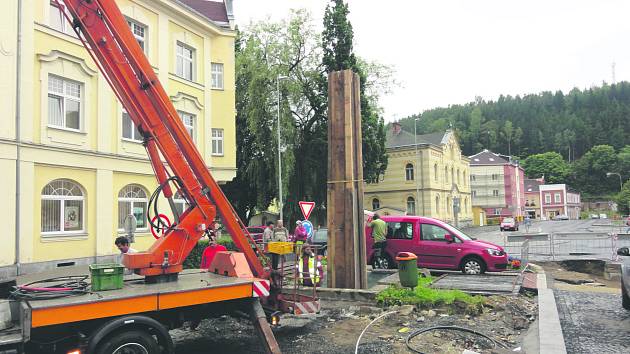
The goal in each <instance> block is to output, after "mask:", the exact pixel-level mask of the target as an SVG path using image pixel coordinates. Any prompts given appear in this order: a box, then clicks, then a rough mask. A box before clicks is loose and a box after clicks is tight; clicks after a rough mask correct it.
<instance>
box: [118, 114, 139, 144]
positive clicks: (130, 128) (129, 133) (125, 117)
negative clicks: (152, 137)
mask: <svg viewBox="0 0 630 354" xmlns="http://www.w3.org/2000/svg"><path fill="white" fill-rule="evenodd" d="M122 131H123V138H125V139H129V140H134V141H143V140H144V138H143V137H142V134H140V130H138V127H136V125H135V124H134V122H133V121H132V120H131V117H130V116H129V113H127V111H126V110H125V109H124V108H123V112H122Z"/></svg>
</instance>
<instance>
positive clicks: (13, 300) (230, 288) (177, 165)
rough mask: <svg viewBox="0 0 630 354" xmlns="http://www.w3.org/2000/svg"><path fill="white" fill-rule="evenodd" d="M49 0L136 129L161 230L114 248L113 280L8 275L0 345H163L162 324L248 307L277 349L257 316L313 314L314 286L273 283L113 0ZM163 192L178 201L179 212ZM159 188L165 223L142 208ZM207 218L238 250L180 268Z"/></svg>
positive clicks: (55, 349)
mask: <svg viewBox="0 0 630 354" xmlns="http://www.w3.org/2000/svg"><path fill="white" fill-rule="evenodd" d="M54 1H55V2H57V5H58V6H59V7H60V8H61V9H62V10H63V11H62V12H63V13H64V14H65V16H66V17H67V18H68V21H70V23H72V26H73V28H74V30H75V31H76V33H77V35H78V38H79V39H80V40H81V41H82V42H83V44H84V46H85V48H86V49H87V51H88V53H89V54H90V55H91V56H92V58H93V59H94V62H95V63H96V65H97V66H98V67H99V70H100V71H101V73H102V76H101V77H102V78H103V79H105V80H107V82H108V83H109V85H110V86H111V88H112V90H113V92H114V93H115V95H116V97H117V98H118V100H119V101H120V102H121V103H122V105H123V107H124V108H125V109H126V111H127V112H128V114H129V116H130V117H131V119H132V120H133V122H134V123H135V125H136V127H137V128H138V130H139V131H140V132H141V134H142V136H143V139H144V146H145V148H146V150H147V153H148V156H149V159H150V161H151V164H152V167H153V169H154V172H155V175H156V178H157V180H158V187H157V189H156V191H155V192H154V193H153V196H152V197H151V199H150V202H149V204H150V205H149V208H148V213H147V218H148V220H149V222H151V223H152V226H153V227H155V228H158V229H159V228H161V229H163V230H164V234H163V236H162V237H160V238H159V239H157V240H156V242H155V243H154V244H153V245H152V246H151V247H150V248H149V249H148V250H146V251H144V252H138V253H133V254H124V256H123V259H122V263H123V265H124V266H125V267H126V268H127V269H130V270H133V273H135V274H134V275H131V276H128V277H125V281H124V283H123V286H122V288H120V289H115V290H109V291H92V290H89V284H90V282H92V283H93V282H94V279H90V278H89V276H88V275H83V274H81V272H82V269H73V270H72V271H67V270H66V271H64V273H63V274H59V271H57V272H56V273H55V272H52V273H38V274H31V275H27V276H21V277H18V278H17V280H16V281H15V282H16V284H15V286H14V290H12V291H7V294H6V296H5V297H6V300H0V354H8V353H63V354H79V353H90V354H91V353H96V354H125V353H130V354H135V353H138V354H158V353H171V352H173V342H172V339H171V337H170V335H169V332H168V331H169V330H170V329H173V328H177V327H181V326H182V325H183V324H184V323H185V322H186V321H193V322H195V321H199V320H200V319H202V318H211V317H215V316H220V315H223V314H237V315H238V314H241V315H242V314H246V315H248V316H249V317H250V319H251V320H252V322H253V324H254V328H255V330H256V331H255V332H256V334H257V335H258V337H259V339H260V342H261V344H262V347H263V348H264V350H265V351H266V352H268V353H280V349H279V347H278V344H277V342H276V340H275V338H274V336H273V333H272V331H271V327H270V325H269V319H272V320H273V321H275V320H276V317H275V316H276V315H277V313H280V312H289V313H293V314H306V313H313V312H318V311H319V308H320V307H319V302H318V300H317V298H316V295H315V291H314V290H313V293H312V295H311V296H305V295H300V293H299V292H298V291H292V292H285V291H283V288H282V285H283V283H285V281H286V279H284V277H285V275H284V274H283V273H282V270H277V269H271V268H270V266H269V264H270V262H268V260H267V259H266V257H265V255H264V252H263V250H262V249H261V248H260V247H259V246H258V245H256V243H255V242H254V240H253V239H252V238H251V237H250V235H249V233H248V232H247V231H246V228H245V226H244V224H243V223H242V222H241V220H240V219H239V217H238V216H237V214H236V213H235V211H234V210H233V208H232V206H231V204H230V203H229V201H228V200H227V198H226V197H225V195H224V194H223V192H222V191H221V189H220V188H219V186H218V184H217V183H216V181H215V180H214V179H213V177H212V176H211V174H210V172H209V171H208V168H207V167H206V165H205V162H204V160H203V158H202V156H201V154H200V153H199V151H198V150H197V148H196V147H195V145H194V143H193V141H192V139H191V138H190V136H189V135H188V133H187V131H186V128H185V127H184V125H183V123H182V122H181V120H180V118H179V116H178V114H177V112H176V110H175V108H174V107H173V105H172V103H171V102H170V100H169V97H168V95H167V94H166V92H165V90H164V88H163V87H162V85H161V84H160V82H159V80H158V78H157V76H156V74H155V72H154V71H153V68H152V67H151V65H150V64H149V61H148V60H147V58H146V57H145V55H144V52H143V50H142V48H141V47H140V46H139V44H138V42H137V41H136V39H135V38H134V36H133V34H132V33H131V30H130V29H129V26H128V24H127V20H126V19H125V17H124V16H123V14H122V13H121V11H120V9H119V8H118V6H117V5H116V2H115V0H65V1H64V2H63V3H61V2H58V1H57V0H54ZM174 192H179V194H180V195H182V196H183V197H184V198H185V200H186V202H187V207H186V210H184V211H183V212H182V213H178V212H177V209H176V208H175V207H174V203H173V202H172V198H173V195H174ZM161 197H163V198H166V199H167V200H168V201H169V205H170V207H171V210H172V212H173V214H174V216H175V221H176V222H175V223H173V225H171V226H166V225H163V224H160V221H159V218H158V221H157V224H153V223H154V222H153V221H152V218H151V217H150V215H149V214H150V213H151V211H153V213H154V214H155V215H158V214H159V210H158V207H157V200H158V199H159V198H161ZM215 218H220V219H221V220H222V221H223V224H224V226H225V227H226V229H227V231H228V233H229V234H230V235H231V237H232V239H233V241H234V243H235V245H236V247H237V248H238V249H239V251H240V252H219V253H217V254H216V256H215V257H214V260H213V261H212V263H211V265H210V269H209V270H208V271H201V270H184V269H183V262H184V260H185V259H186V257H187V256H188V255H189V254H190V252H191V251H192V249H193V248H194V247H195V245H197V243H198V241H199V239H200V238H201V237H203V236H204V235H206V234H209V233H210V232H211V231H212V230H211V229H212V227H214V226H213V225H214V223H213V221H214V220H215ZM279 246H284V247H278V248H279V249H283V250H285V251H286V250H287V248H288V245H279ZM295 278H296V277H294V279H295ZM92 285H93V284H92ZM0 288H1V287H0ZM1 290H2V289H0V296H1V295H2V291H1ZM294 290H295V289H294ZM2 319H5V320H4V321H2ZM212 351H213V350H212V349H211V348H208V352H212Z"/></svg>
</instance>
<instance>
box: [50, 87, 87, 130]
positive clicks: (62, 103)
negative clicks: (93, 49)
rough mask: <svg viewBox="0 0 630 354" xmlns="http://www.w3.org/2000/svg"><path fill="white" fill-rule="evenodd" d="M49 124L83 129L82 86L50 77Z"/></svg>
mask: <svg viewBox="0 0 630 354" xmlns="http://www.w3.org/2000/svg"><path fill="white" fill-rule="evenodd" d="M48 124H49V125H51V126H54V127H59V128H65V129H72V130H80V129H81V84H80V83H78V82H76V81H70V80H67V79H63V78H61V77H58V76H54V75H48Z"/></svg>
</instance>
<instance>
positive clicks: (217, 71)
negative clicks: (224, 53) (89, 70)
mask: <svg viewBox="0 0 630 354" xmlns="http://www.w3.org/2000/svg"><path fill="white" fill-rule="evenodd" d="M211 68H212V88H213V89H217V90H223V64H222V63H212V65H211Z"/></svg>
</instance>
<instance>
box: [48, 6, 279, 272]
mask: <svg viewBox="0 0 630 354" xmlns="http://www.w3.org/2000/svg"><path fill="white" fill-rule="evenodd" d="M55 2H57V3H58V5H59V6H60V8H62V9H63V6H64V4H65V7H66V9H67V11H64V13H65V14H66V16H67V17H68V19H69V20H70V21H71V22H72V25H73V27H74V29H75V31H76V32H77V34H78V36H79V39H80V40H81V41H82V42H83V44H84V46H85V47H86V49H87V51H88V52H89V53H90V55H91V56H92V58H93V59H94V62H95V63H96V65H97V66H98V67H99V69H100V71H101V73H102V74H103V76H104V78H105V79H106V80H107V81H108V83H109V85H110V86H111V88H112V90H113V91H114V94H115V95H116V97H118V99H119V100H120V102H121V103H122V105H123V107H124V108H125V109H126V111H127V113H128V114H129V116H130V118H131V120H132V121H133V122H134V124H135V125H136V126H137V127H138V129H139V131H140V132H141V133H142V135H143V137H144V140H145V146H146V148H147V152H148V155H149V159H150V160H151V164H152V166H153V169H154V171H155V173H156V176H157V178H158V182H159V183H160V186H161V188H162V189H163V190H164V191H165V196H167V197H169V195H172V191H171V190H170V186H169V183H171V181H177V183H176V187H177V188H178V190H179V192H180V193H181V194H182V196H183V197H184V198H185V199H186V200H187V201H188V203H189V207H188V208H187V210H185V211H184V212H183V213H182V215H180V216H179V223H177V224H176V225H174V226H173V227H171V228H169V229H168V230H167V231H166V232H165V234H164V236H163V237H161V238H160V239H158V240H157V241H156V242H155V243H154V244H153V245H152V246H151V247H150V248H149V249H148V250H147V251H146V252H140V253H137V254H127V255H125V257H124V258H123V263H124V264H125V266H127V267H128V268H131V269H134V270H135V272H136V273H137V274H141V275H146V276H155V275H161V274H172V273H178V272H179V271H181V270H182V264H183V262H184V260H185V259H186V257H187V256H188V255H189V254H190V252H191V251H192V249H193V248H194V246H195V245H196V244H197V241H198V240H199V239H200V238H201V237H202V236H203V234H204V232H206V230H207V228H208V227H209V226H210V225H211V224H212V222H213V220H214V218H215V217H216V215H217V214H218V215H220V216H221V219H222V220H223V223H224V225H225V227H226V229H227V231H228V232H229V234H230V235H231V236H232V239H233V240H234V243H235V244H236V246H237V247H238V248H239V250H240V251H241V252H243V253H244V254H245V258H246V259H247V262H248V263H249V266H250V268H251V270H252V273H253V274H254V275H255V276H257V277H260V278H268V276H269V272H268V270H266V269H265V268H264V267H263V265H262V263H261V261H260V260H259V258H258V256H257V253H258V254H262V252H261V250H257V251H255V250H254V248H255V247H257V246H256V245H255V243H254V242H253V240H252V239H251V237H250V236H249V234H248V233H247V231H246V229H245V227H244V225H243V223H242V222H241V220H240V219H239V217H238V215H237V214H236V212H235V211H234V209H233V208H232V205H231V204H230V203H229V201H228V199H227V198H226V196H225V195H224V194H223V192H222V191H221V189H220V188H219V185H218V184H217V182H216V181H215V180H214V178H213V177H212V175H211V174H210V172H209V170H208V168H207V167H206V164H205V161H204V160H203V158H202V156H201V154H200V153H199V151H198V150H197V148H196V147H195V145H194V143H193V141H192V139H191V137H190V136H189V134H188V132H187V131H186V129H185V127H184V124H183V122H182V121H181V119H180V118H179V115H178V113H177V111H176V110H175V107H173V104H172V103H171V101H170V100H169V96H168V95H167V93H166V91H165V90H164V88H163V87H162V85H161V84H160V81H159V80H158V78H157V75H156V74H155V72H154V71H153V68H152V67H151V65H150V63H149V61H148V59H147V58H146V56H145V54H144V52H143V50H142V48H141V47H140V45H139V44H138V42H137V41H136V39H135V38H134V36H133V34H132V33H131V30H130V28H129V26H128V24H127V20H126V19H125V17H124V16H123V14H122V13H121V11H120V9H119V8H118V6H117V5H116V2H115V1H114V0H65V1H64V3H59V1H58V0H55ZM160 155H161V156H162V157H163V158H164V160H165V161H166V164H164V163H163V161H162V159H161V157H160ZM253 247H254V248H253Z"/></svg>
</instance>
